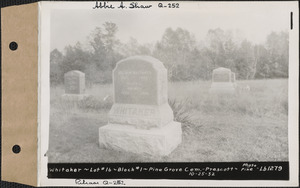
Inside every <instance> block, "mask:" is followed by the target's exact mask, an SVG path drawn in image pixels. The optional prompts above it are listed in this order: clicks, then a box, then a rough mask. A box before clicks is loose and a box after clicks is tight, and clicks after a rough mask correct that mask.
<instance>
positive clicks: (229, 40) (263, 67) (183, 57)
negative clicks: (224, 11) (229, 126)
mask: <svg viewBox="0 0 300 188" xmlns="http://www.w3.org/2000/svg"><path fill="white" fill-rule="evenodd" d="M117 32H118V27H117V25H116V24H115V23H112V22H106V23H104V24H103V25H102V27H97V28H95V30H94V31H93V32H92V33H91V34H90V36H89V44H88V46H89V47H88V48H84V47H83V46H82V44H80V43H79V42H78V43H77V44H76V45H74V46H71V45H69V46H66V47H65V49H64V53H62V52H60V51H59V50H57V49H54V50H52V51H51V54H50V81H51V84H54V85H55V84H61V83H63V78H64V73H66V72H68V71H70V70H80V71H82V72H84V73H85V75H86V83H87V84H94V83H101V84H106V83H111V82H112V70H113V69H114V67H115V65H116V63H117V62H118V61H119V60H121V59H123V58H126V57H129V56H132V55H149V56H153V57H155V58H157V59H159V60H160V61H162V62H163V63H164V65H165V67H166V68H167V69H168V79H169V80H170V81H191V80H210V79H211V74H212V70H213V69H215V68H218V67H225V68H229V69H231V70H232V71H233V72H235V73H236V76H237V79H263V78H287V77H288V64H289V37H288V36H289V35H288V33H287V32H271V33H270V34H269V35H268V36H267V38H266V42H265V43H264V44H252V43H251V42H250V41H248V40H247V39H245V38H238V39H237V38H236V37H234V36H233V33H232V31H224V30H222V29H220V28H217V29H210V30H209V31H208V32H207V35H206V39H205V41H202V42H197V41H196V39H195V36H194V35H193V34H192V33H190V32H189V31H188V30H185V29H183V28H177V29H172V28H167V29H166V30H165V32H164V33H163V35H162V37H161V39H160V40H159V41H157V42H156V43H152V44H140V43H139V42H138V41H137V40H136V39H134V38H130V40H129V41H128V42H127V43H122V42H121V41H120V40H119V39H118V38H117V37H116V33H117Z"/></svg>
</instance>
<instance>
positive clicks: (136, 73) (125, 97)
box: [64, 56, 235, 156]
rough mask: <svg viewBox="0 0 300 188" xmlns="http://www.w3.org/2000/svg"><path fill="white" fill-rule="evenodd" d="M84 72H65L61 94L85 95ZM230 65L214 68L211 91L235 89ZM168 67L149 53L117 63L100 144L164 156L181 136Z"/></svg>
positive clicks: (171, 149)
mask: <svg viewBox="0 0 300 188" xmlns="http://www.w3.org/2000/svg"><path fill="white" fill-rule="evenodd" d="M84 76H85V75H84V73H82V72H80V71H70V72H68V73H66V74H65V78H64V79H65V95H64V97H78V96H84V91H85V83H84V82H85V81H84ZM234 83H235V75H234V73H232V72H231V71H230V69H225V68H218V69H215V70H214V71H213V82H212V87H211V92H218V91H222V90H226V92H232V91H234ZM167 84H168V82H167V70H166V68H165V67H164V65H163V63H162V62H160V61H159V60H157V59H155V58H152V57H149V56H132V57H129V58H126V59H124V60H121V61H119V62H118V63H117V65H116V68H115V69H114V71H113V87H114V104H113V106H112V108H111V110H110V112H109V122H108V124H107V125H105V126H102V127H100V128H99V145H100V147H104V148H109V149H114V150H124V151H127V152H133V153H137V154H149V155H156V156H166V155H168V154H170V153H171V152H172V151H173V150H174V149H175V148H176V147H177V146H178V145H179V144H180V143H181V140H182V130H181V123H179V122H175V121H173V119H174V115H173V111H172V109H171V108H170V106H169V104H168V91H167Z"/></svg>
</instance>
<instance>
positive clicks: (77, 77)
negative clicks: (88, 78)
mask: <svg viewBox="0 0 300 188" xmlns="http://www.w3.org/2000/svg"><path fill="white" fill-rule="evenodd" d="M64 85H65V94H64V95H63V97H64V98H68V99H69V98H74V99H80V98H82V97H85V96H86V95H85V74H84V73H83V72H81V71H78V70H72V71H69V72H67V73H65V75H64Z"/></svg>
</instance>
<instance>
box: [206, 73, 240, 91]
mask: <svg viewBox="0 0 300 188" xmlns="http://www.w3.org/2000/svg"><path fill="white" fill-rule="evenodd" d="M234 83H235V73H232V72H231V70H230V69H227V68H223V67H219V68H217V69H214V70H213V72H212V84H211V88H210V93H214V94H233V93H234V92H235V84H234Z"/></svg>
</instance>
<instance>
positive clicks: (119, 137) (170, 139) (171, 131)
mask: <svg viewBox="0 0 300 188" xmlns="http://www.w3.org/2000/svg"><path fill="white" fill-rule="evenodd" d="M181 134H182V131H181V123H179V122H174V121H173V122H170V123H169V124H167V125H166V126H163V127H160V128H158V127H156V128H151V129H137V128H135V127H133V126H130V125H121V124H108V125H105V126H103V127H100V128H99V146H100V147H102V148H109V149H114V150H123V151H128V152H132V153H136V154H149V155H153V156H166V155H168V154H170V153H171V152H172V151H173V150H174V149H175V148H176V147H177V146H178V145H179V144H180V143H181Z"/></svg>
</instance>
